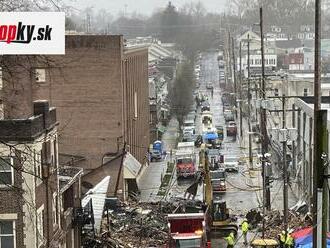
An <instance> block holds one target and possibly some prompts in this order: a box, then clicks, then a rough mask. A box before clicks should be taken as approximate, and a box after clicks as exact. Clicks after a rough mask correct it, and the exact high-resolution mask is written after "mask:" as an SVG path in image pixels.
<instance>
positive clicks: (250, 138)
mask: <svg viewBox="0 0 330 248" xmlns="http://www.w3.org/2000/svg"><path fill="white" fill-rule="evenodd" d="M247 46H248V47H247V53H248V55H247V64H248V115H249V116H248V118H249V120H248V125H249V133H251V84H250V36H249V35H248V43H247ZM249 168H250V169H252V168H253V157H252V137H251V135H250V134H249Z"/></svg>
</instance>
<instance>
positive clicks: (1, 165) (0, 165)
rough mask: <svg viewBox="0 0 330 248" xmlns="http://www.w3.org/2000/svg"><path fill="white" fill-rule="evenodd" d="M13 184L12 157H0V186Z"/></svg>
mask: <svg viewBox="0 0 330 248" xmlns="http://www.w3.org/2000/svg"><path fill="white" fill-rule="evenodd" d="M13 184H14V171H13V158H11V157H1V158H0V186H5V185H13Z"/></svg>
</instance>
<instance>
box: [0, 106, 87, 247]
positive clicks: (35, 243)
mask: <svg viewBox="0 0 330 248" xmlns="http://www.w3.org/2000/svg"><path fill="white" fill-rule="evenodd" d="M33 106H34V112H33V115H32V116H30V117H29V118H26V119H10V120H0V140H1V141H2V142H1V144H0V199H2V201H1V202H0V224H1V229H0V243H1V247H6V248H16V247H17V248H35V247H38V248H39V247H60V246H61V245H64V244H65V243H66V239H68V240H76V243H75V245H73V246H70V247H80V246H79V240H80V238H79V237H80V234H79V232H78V229H77V228H76V227H74V226H72V219H69V220H68V221H67V222H68V225H66V226H65V228H63V227H64V223H65V222H64V221H63V218H64V215H63V214H64V213H63V211H61V210H62V209H63V205H62V204H61V199H62V193H61V192H60V191H59V188H58V166H59V164H58V152H57V151H58V135H57V128H58V122H57V119H56V109H55V108H49V104H48V102H46V101H38V102H34V105H33ZM80 171H81V169H80ZM75 176H76V177H75V180H73V181H72V184H75V183H77V182H78V181H79V174H77V173H76V174H75ZM63 192H64V191H63ZM72 201H73V202H75V203H76V204H77V206H79V202H80V200H79V199H78V201H76V198H75V197H72ZM67 227H70V228H67Z"/></svg>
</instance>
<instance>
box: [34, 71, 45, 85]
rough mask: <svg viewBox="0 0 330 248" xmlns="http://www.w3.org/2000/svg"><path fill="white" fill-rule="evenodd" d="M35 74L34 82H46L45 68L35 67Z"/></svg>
mask: <svg viewBox="0 0 330 248" xmlns="http://www.w3.org/2000/svg"><path fill="white" fill-rule="evenodd" d="M35 76H36V82H38V83H44V82H46V70H45V69H36V70H35Z"/></svg>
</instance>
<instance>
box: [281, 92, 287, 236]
mask: <svg viewBox="0 0 330 248" xmlns="http://www.w3.org/2000/svg"><path fill="white" fill-rule="evenodd" d="M282 110H283V112H282V113H283V115H282V129H283V131H284V130H285V129H286V121H285V120H286V119H285V95H284V94H282ZM286 136H287V135H286ZM286 147H287V141H286V137H285V138H284V140H283V183H284V187H283V213H284V220H283V222H284V231H285V240H286V237H287V235H288V233H287V230H288V165H287V162H286Z"/></svg>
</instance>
